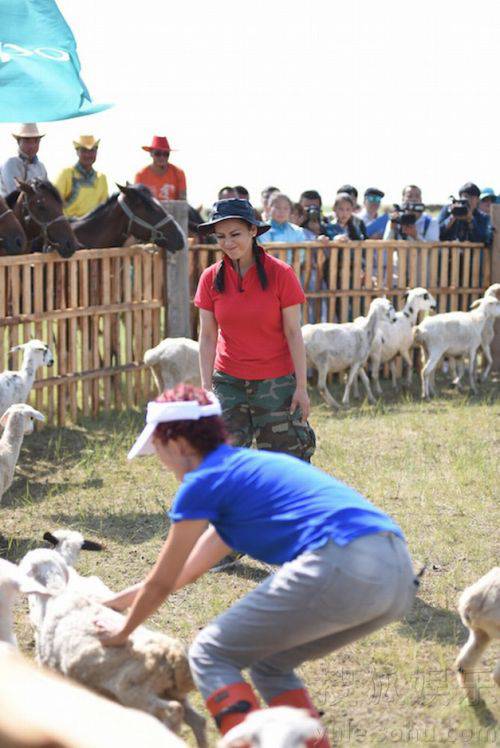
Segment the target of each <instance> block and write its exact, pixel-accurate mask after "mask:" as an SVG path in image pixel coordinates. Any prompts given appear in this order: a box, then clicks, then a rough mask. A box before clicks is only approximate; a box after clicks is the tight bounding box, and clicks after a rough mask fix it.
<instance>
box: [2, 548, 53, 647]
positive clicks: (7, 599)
mask: <svg viewBox="0 0 500 748" xmlns="http://www.w3.org/2000/svg"><path fill="white" fill-rule="evenodd" d="M30 592H38V593H39V594H40V596H41V597H42V596H44V595H49V594H50V593H49V592H48V590H46V589H45V588H44V587H43V586H42V585H41V584H39V583H38V582H37V581H36V580H35V579H32V578H31V577H28V576H27V575H26V574H24V573H23V572H22V571H21V570H20V569H19V567H18V566H16V564H13V563H11V562H10V561H7V560H6V559H4V558H0V642H7V644H11V645H12V646H14V647H16V646H17V641H16V637H15V634H14V630H13V626H12V620H13V609H14V605H15V602H16V600H17V598H18V597H19V595H21V594H24V595H27V594H28V593H30Z"/></svg>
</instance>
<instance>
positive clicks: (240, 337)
mask: <svg viewBox="0 0 500 748" xmlns="http://www.w3.org/2000/svg"><path fill="white" fill-rule="evenodd" d="M262 261H263V263H264V268H265V270H266V275H267V280H268V286H267V288H266V289H265V290H264V289H262V286H261V285H260V281H259V276H258V274H257V268H256V266H255V265H252V266H251V267H250V268H249V269H248V270H247V272H246V273H245V275H244V276H243V281H242V287H243V291H240V290H239V277H238V273H237V272H236V270H235V269H234V268H233V265H232V263H231V262H230V261H229V260H227V259H225V260H224V266H225V273H224V292H223V293H219V292H218V291H216V290H215V288H214V279H215V275H216V273H217V270H218V269H219V263H218V262H217V263H215V264H214V265H211V266H210V267H209V268H207V269H206V270H204V271H203V273H202V275H201V278H200V281H199V283H198V288H197V290H196V296H195V297H194V303H195V304H196V306H197V307H199V308H200V309H206V310H207V311H209V312H213V314H214V316H215V319H216V321H217V324H218V326H219V338H218V341H217V350H216V356H215V368H216V369H218V370H219V371H223V372H225V373H226V374H231V376H233V377H238V379H274V378H275V377H283V376H285V375H286V374H292V373H293V371H294V366H293V361H292V357H291V356H290V351H289V349H288V343H287V340H286V337H285V333H284V331H283V320H282V316H281V310H282V309H285V308H286V307H288V306H294V305H295V304H303V303H304V301H305V296H304V292H303V290H302V286H301V285H300V283H299V280H298V278H297V276H296V275H295V272H294V270H293V268H292V267H290V265H287V264H286V263H285V262H282V261H281V260H278V259H277V258H276V257H272V256H271V255H268V254H267V253H265V252H263V253H262Z"/></svg>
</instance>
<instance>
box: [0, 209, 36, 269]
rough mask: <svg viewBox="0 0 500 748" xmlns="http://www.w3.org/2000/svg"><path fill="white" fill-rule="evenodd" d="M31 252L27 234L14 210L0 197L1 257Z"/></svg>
mask: <svg viewBox="0 0 500 748" xmlns="http://www.w3.org/2000/svg"><path fill="white" fill-rule="evenodd" d="M27 252H29V248H28V245H27V242H26V234H25V233H24V229H23V227H22V226H21V224H20V223H19V221H18V219H17V217H16V216H15V214H14V211H13V210H12V208H9V206H8V205H7V203H6V201H5V200H4V199H3V197H0V257H1V256H4V255H23V254H26V253H27Z"/></svg>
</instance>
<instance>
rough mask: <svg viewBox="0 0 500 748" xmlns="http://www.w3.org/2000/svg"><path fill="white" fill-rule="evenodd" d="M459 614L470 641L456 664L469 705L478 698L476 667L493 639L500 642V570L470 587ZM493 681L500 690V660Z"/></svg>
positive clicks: (465, 593) (499, 568)
mask: <svg viewBox="0 0 500 748" xmlns="http://www.w3.org/2000/svg"><path fill="white" fill-rule="evenodd" d="M458 612H459V613H460V618H461V619H462V622H463V624H464V626H466V627H467V628H468V629H469V638H468V639H467V642H466V643H465V645H464V646H463V647H462V649H461V651H460V654H459V655H458V657H457V659H456V661H455V667H456V668H457V678H458V682H459V684H460V685H461V686H462V687H463V688H464V689H465V692H466V694H467V697H468V699H469V701H471V702H473V701H475V700H476V697H477V688H476V686H475V684H474V666H475V665H476V663H477V662H478V660H479V658H480V657H481V654H482V653H483V651H484V650H485V649H486V647H487V646H488V644H489V642H490V640H491V639H500V566H495V567H494V568H493V569H491V570H490V571H489V572H488V573H487V574H485V575H484V576H483V577H481V579H478V580H477V582H474V584H472V585H471V586H470V587H467V588H466V589H465V590H464V591H463V592H462V594H461V595H460V599H459V602H458ZM493 680H494V681H495V683H496V684H497V686H500V660H499V661H498V662H497V664H496V667H495V669H494V671H493Z"/></svg>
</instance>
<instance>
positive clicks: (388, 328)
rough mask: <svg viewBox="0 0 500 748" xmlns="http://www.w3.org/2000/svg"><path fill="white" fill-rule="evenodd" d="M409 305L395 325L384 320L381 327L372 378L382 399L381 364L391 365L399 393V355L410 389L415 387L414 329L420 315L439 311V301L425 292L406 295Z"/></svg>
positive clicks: (373, 354) (375, 344)
mask: <svg viewBox="0 0 500 748" xmlns="http://www.w3.org/2000/svg"><path fill="white" fill-rule="evenodd" d="M404 299H405V305H404V307H403V309H401V311H399V312H396V320H395V322H394V324H391V323H390V322H388V321H387V320H382V321H381V322H380V324H379V325H378V327H377V331H376V333H375V337H374V339H373V343H372V346H371V349H370V355H369V359H370V360H371V376H372V380H373V384H374V389H375V392H376V393H377V395H382V390H381V388H380V382H379V371H380V366H381V364H386V363H389V362H390V369H391V378H392V386H393V388H394V389H395V390H396V389H397V386H398V385H397V378H396V361H395V358H396V356H397V355H398V353H399V354H400V355H401V356H402V357H403V359H404V361H405V362H406V364H407V371H406V382H405V383H406V386H407V387H410V386H411V379H412V374H413V361H412V357H411V355H410V350H411V348H412V346H413V326H414V325H415V324H416V323H417V318H418V315H419V312H426V311H429V310H430V309H436V300H435V299H434V297H433V296H432V295H431V294H430V293H429V292H428V291H427V289H425V288H421V287H417V288H412V289H411V290H410V291H407V292H406V293H405V294H404Z"/></svg>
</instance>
